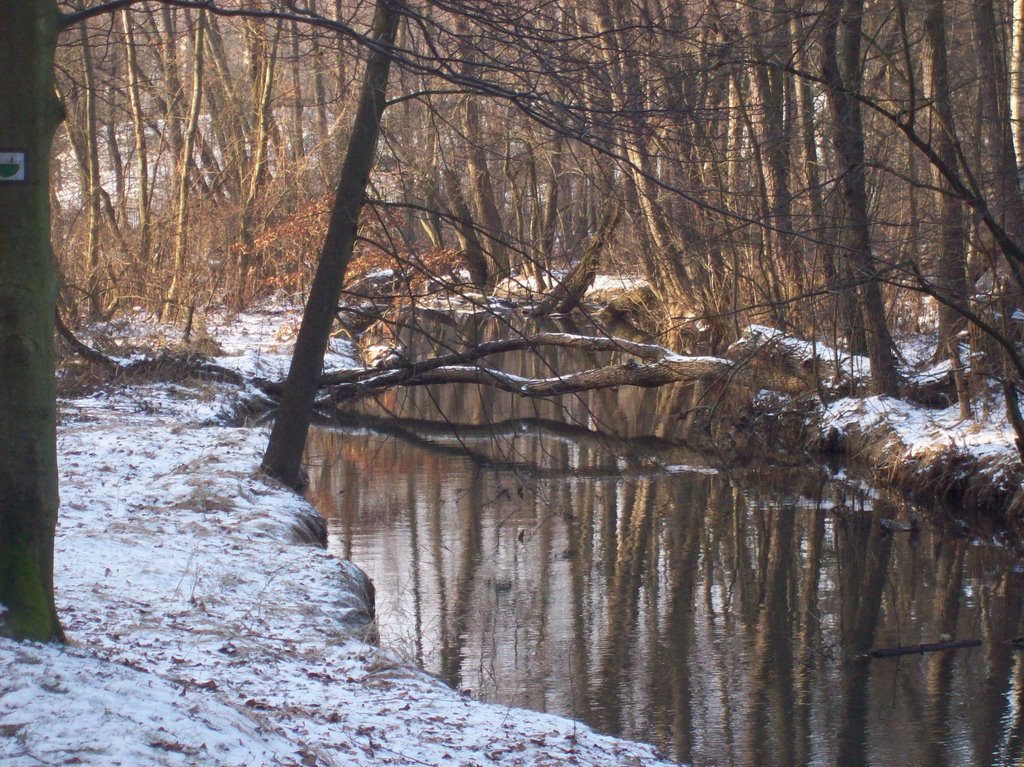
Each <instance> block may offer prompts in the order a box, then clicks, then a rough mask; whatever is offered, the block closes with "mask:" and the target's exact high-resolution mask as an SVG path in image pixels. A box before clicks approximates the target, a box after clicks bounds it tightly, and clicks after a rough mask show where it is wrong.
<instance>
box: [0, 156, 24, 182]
mask: <svg viewBox="0 0 1024 767" xmlns="http://www.w3.org/2000/svg"><path fill="white" fill-rule="evenodd" d="M24 180H25V153H24V152H8V151H6V150H0V184H3V183H6V182H11V181H24Z"/></svg>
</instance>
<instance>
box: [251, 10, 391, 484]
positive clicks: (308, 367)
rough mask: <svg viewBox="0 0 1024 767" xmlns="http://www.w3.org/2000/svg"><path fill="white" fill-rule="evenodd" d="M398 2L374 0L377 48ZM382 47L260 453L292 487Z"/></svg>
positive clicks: (374, 135)
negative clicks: (281, 390) (274, 414)
mask: <svg viewBox="0 0 1024 767" xmlns="http://www.w3.org/2000/svg"><path fill="white" fill-rule="evenodd" d="M401 7H402V3H401V2H400V0H377V5H376V10H375V13H374V20H373V38H374V40H376V41H377V43H378V44H380V45H381V46H382V48H387V47H388V46H390V45H392V44H393V43H394V39H395V30H396V28H397V26H398V18H399V15H400V10H401ZM382 48H380V47H378V48H374V49H373V50H372V51H371V52H370V54H369V56H368V58H367V61H366V71H365V73H364V76H363V85H362V90H361V92H360V96H359V107H358V109H357V111H356V117H355V123H354V125H353V126H352V134H351V136H350V138H349V143H348V150H347V152H346V153H345V161H344V164H343V165H342V169H341V178H340V179H339V180H338V187H337V191H336V192H335V196H334V205H333V207H332V208H331V217H330V223H329V224H328V228H327V236H326V238H325V240H324V246H323V249H322V250H321V252H320V259H319V261H318V263H317V269H316V274H315V276H314V277H313V284H312V286H311V288H310V291H309V299H308V301H307V302H306V310H305V312H303V315H302V325H301V326H300V327H299V335H298V338H297V339H296V341H295V352H294V354H293V355H292V363H291V367H290V368H289V370H288V378H287V380H286V382H285V388H284V393H283V395H282V398H281V406H280V408H279V409H278V413H277V418H276V420H275V421H274V427H273V429H272V431H271V434H270V442H269V443H268V445H267V452H266V454H265V455H264V457H263V470H264V471H265V472H266V473H267V474H269V475H271V476H273V477H276V478H277V479H279V480H281V481H282V482H284V483H285V484H288V485H290V486H292V487H299V486H300V485H301V484H302V477H301V475H302V471H301V470H302V452H303V449H304V448H305V444H306V433H307V431H308V430H309V422H310V419H311V418H312V414H313V402H314V400H315V399H316V391H317V382H318V380H319V378H320V372H321V370H322V369H323V364H324V354H325V353H326V351H327V342H328V340H329V339H330V333H331V326H332V324H333V322H334V314H335V311H336V310H337V307H338V299H339V298H340V297H341V288H342V281H343V280H344V278H345V270H346V269H347V268H348V262H349V259H350V258H351V257H352V249H353V247H354V246H355V241H356V230H357V227H358V225H359V214H360V212H361V211H362V209H363V203H364V201H365V197H366V186H367V183H368V182H369V178H370V171H371V169H372V168H373V161H374V155H375V154H376V149H377V139H378V137H379V136H380V126H381V119H382V118H383V115H384V108H385V106H386V99H387V86H388V75H389V73H390V69H391V55H390V53H389V52H388V51H386V50H383V49H382Z"/></svg>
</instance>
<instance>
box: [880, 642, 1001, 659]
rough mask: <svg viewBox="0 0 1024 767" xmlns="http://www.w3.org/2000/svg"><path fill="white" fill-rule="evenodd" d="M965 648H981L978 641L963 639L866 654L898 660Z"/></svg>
mask: <svg viewBox="0 0 1024 767" xmlns="http://www.w3.org/2000/svg"><path fill="white" fill-rule="evenodd" d="M965 647H981V640H980V639H964V640H961V641H958V642H930V643H927V644H916V645H910V646H908V647H883V648H881V649H878V650H872V651H871V652H870V653H868V654H869V655H870V656H871V657H872V658H898V657H900V656H903V655H922V654H924V653H926V652H938V651H939V650H960V649H963V648H965Z"/></svg>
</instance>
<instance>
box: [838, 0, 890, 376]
mask: <svg viewBox="0 0 1024 767" xmlns="http://www.w3.org/2000/svg"><path fill="white" fill-rule="evenodd" d="M863 12H864V0H845V1H844V0H828V1H827V2H826V4H825V16H824V25H823V26H824V34H823V36H822V48H823V52H824V65H823V72H822V79H823V80H824V81H825V85H826V94H827V96H828V101H829V105H830V107H831V110H832V115H833V119H834V127H833V135H832V140H833V144H834V146H835V150H836V155H837V156H838V158H839V161H840V170H841V174H842V175H841V178H840V180H839V185H840V189H841V191H842V199H843V203H844V206H845V209H846V227H845V238H844V239H845V245H846V249H847V258H848V259H849V260H850V262H851V266H852V276H853V281H854V284H855V289H856V291H857V296H858V299H859V304H860V314H861V319H862V321H863V326H864V337H865V339H864V340H865V343H866V346H867V355H868V358H869V359H870V360H871V377H872V381H873V386H874V389H875V393H876V394H889V395H895V394H897V393H898V391H899V376H898V375H897V372H896V356H895V354H894V352H893V343H892V337H891V336H890V335H889V328H888V325H887V324H886V316H885V302H884V301H883V300H882V291H881V288H880V287H879V284H878V264H877V263H876V261H875V258H874V256H873V254H872V251H871V224H870V218H869V216H868V193H867V179H866V177H865V151H864V126H863V123H862V121H861V112H860V103H859V102H858V101H857V99H856V97H855V93H856V91H857V90H858V88H859V87H860V79H861V76H860V73H861V57H860V37H861V16H862V15H863Z"/></svg>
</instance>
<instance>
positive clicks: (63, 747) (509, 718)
mask: <svg viewBox="0 0 1024 767" xmlns="http://www.w3.org/2000/svg"><path fill="white" fill-rule="evenodd" d="M295 327H296V324H295V313H294V312H284V313H277V314H275V315H264V316H262V317H260V316H257V315H256V314H253V315H241V316H239V317H237V318H232V319H230V320H229V319H228V318H225V319H224V320H223V323H214V322H211V323H210V324H209V326H208V328H207V331H208V332H210V333H211V334H214V335H215V337H216V340H217V343H218V344H219V345H220V348H221V349H222V350H223V351H224V355H225V356H223V357H221V358H219V359H218V362H219V363H220V364H225V365H235V367H236V369H239V370H248V371H250V372H252V371H257V370H258V371H261V374H263V375H268V374H270V373H271V372H273V371H277V372H280V370H282V369H283V367H282V366H281V365H280V363H279V361H278V358H281V359H284V358H286V357H287V354H288V352H289V351H290V343H291V340H292V335H293V333H294V328H295ZM336 354H337V361H338V363H342V364H343V363H344V362H345V361H347V362H348V364H350V365H351V364H354V363H353V359H354V358H353V357H352V355H351V350H350V349H348V348H342V347H338V348H337V349H336ZM237 396H238V393H237V391H234V390H232V389H231V387H228V386H226V385H223V384H197V385H196V386H195V387H186V386H182V385H173V386H172V385H166V384H164V385H157V384H151V385H147V386H130V387H121V388H119V389H112V390H110V391H107V392H104V393H100V394H95V395H92V396H90V397H83V398H81V399H76V400H70V401H65V402H62V403H61V413H62V421H61V426H60V428H59V434H58V450H59V456H60V477H61V513H60V522H59V526H58V530H57V540H56V546H55V560H56V565H55V582H56V591H57V605H58V610H59V612H60V615H61V619H62V623H63V625H64V628H65V632H66V634H67V639H68V644H67V646H64V647H57V646H43V645H38V644H32V643H16V642H13V641H11V640H6V639H0V669H2V672H0V763H2V764H3V765H5V767H7V766H8V765H9V766H10V767H23V766H24V767H28V766H29V765H33V766H34V765H39V764H46V765H49V764H71V763H74V764H80V765H104V767H106V766H107V765H118V764H120V765H193V764H203V765H246V766H249V767H255V766H256V765H321V766H331V765H356V766H358V765H423V764H427V765H442V764H443V765H480V764H496V765H538V766H540V765H564V764H580V765H648V766H651V765H661V764H667V762H664V761H662V760H661V759H659V757H658V756H657V754H656V752H655V751H654V749H653V748H652V747H650V746H646V745H643V744H636V743H629V742H626V741H622V740H617V739H614V738H610V737H606V736H601V735H597V734H595V733H593V732H592V731H590V730H589V729H587V728H586V727H585V726H583V725H580V724H578V723H575V722H573V721H571V720H568V719H564V718H559V717H555V716H551V715H546V714H539V713H534V712H528V711H522V710H517V709H507V708H504V707H500V706H493V705H485V704H482V703H479V702H477V701H473V700H471V699H469V698H467V697H465V696H463V695H462V694H460V693H458V692H456V691H454V690H451V689H450V688H448V687H446V686H445V685H444V684H442V683H441V682H440V681H438V680H436V679H435V678H433V677H431V676H429V675H427V674H425V673H424V672H422V671H420V670H418V669H417V668H414V667H412V666H410V665H409V663H408V662H407V661H405V660H403V659H401V658H400V657H398V656H397V655H395V654H392V653H390V652H388V651H387V650H384V649H380V648H378V647H376V646H374V645H373V644H371V643H369V642H368V641H366V640H367V639H369V638H370V635H371V634H372V629H367V626H366V624H367V620H368V618H369V616H368V613H367V603H366V598H365V593H366V582H365V576H363V575H362V573H361V571H359V570H358V568H356V567H355V566H354V565H352V564H351V563H349V562H345V561H342V560H339V559H337V558H335V557H334V556H332V555H331V554H329V553H328V552H327V551H325V550H324V549H321V548H319V547H318V546H315V545H310V544H304V543H303V540H304V539H308V534H304V531H308V530H309V529H310V528H311V527H313V526H314V523H315V521H316V520H318V519H319V518H318V517H317V516H316V513H315V511H314V510H313V509H312V507H311V506H310V505H309V504H308V503H307V502H306V501H305V500H304V499H303V498H301V497H299V496H297V495H296V494H294V493H292V492H290V491H288V490H287V489H285V488H283V487H281V486H279V485H277V484H276V483H274V482H272V481H270V480H268V479H266V478H264V477H262V476H261V475H260V474H258V473H257V467H258V465H259V461H260V458H261V454H262V450H263V448H264V446H265V443H266V438H267V432H266V430H264V429H262V428H237V427H229V426H224V425H222V424H223V423H224V420H223V419H224V417H225V416H226V415H227V414H229V413H230V412H232V402H231V400H232V398H233V397H237Z"/></svg>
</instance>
